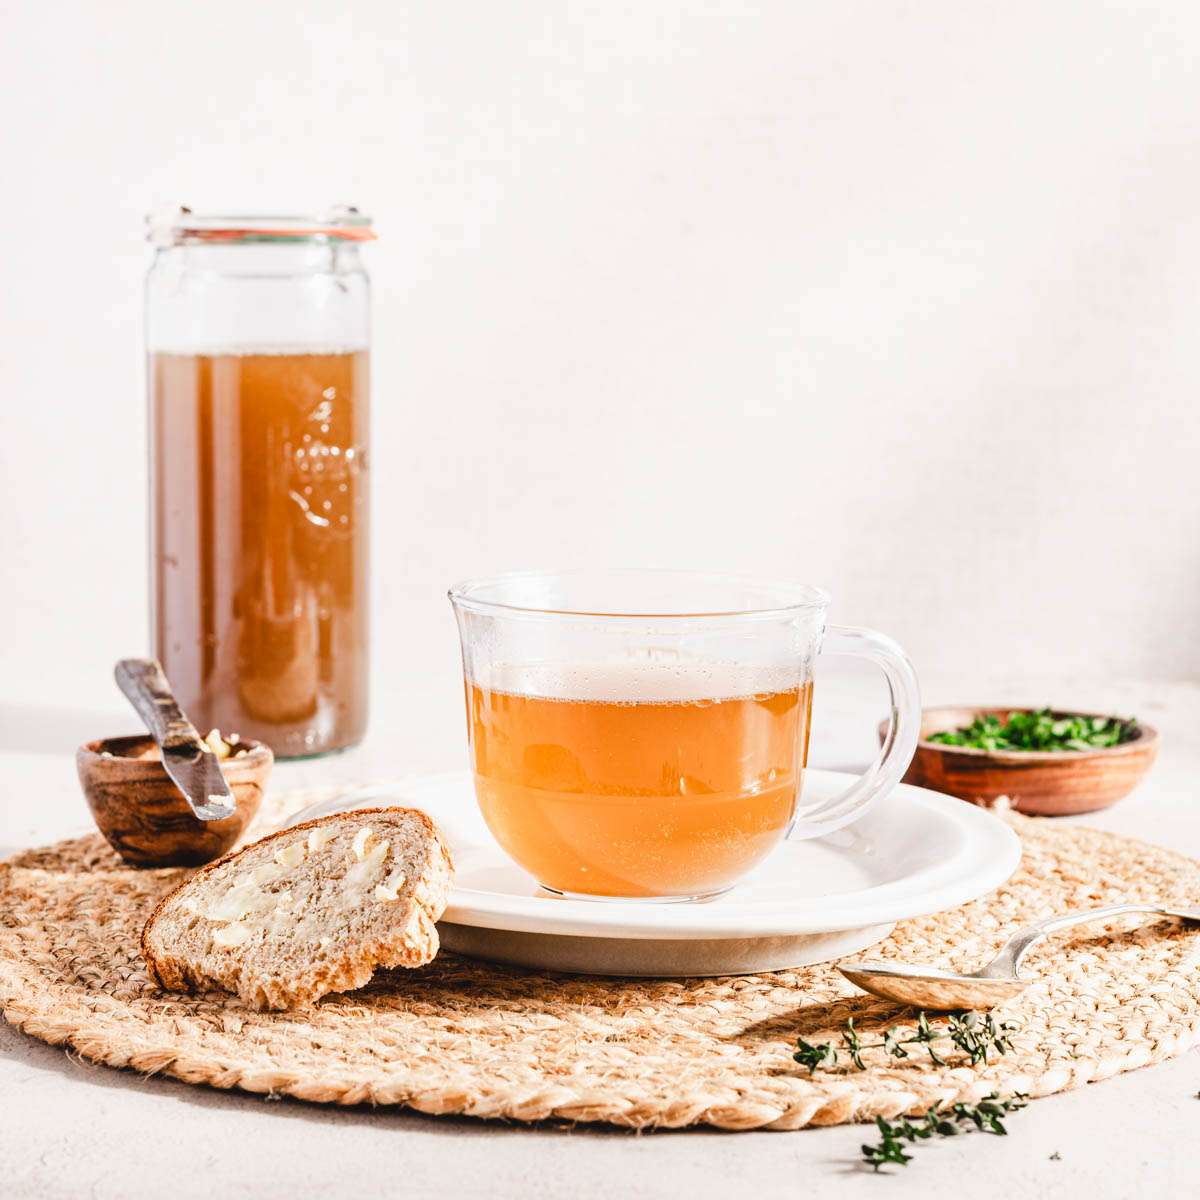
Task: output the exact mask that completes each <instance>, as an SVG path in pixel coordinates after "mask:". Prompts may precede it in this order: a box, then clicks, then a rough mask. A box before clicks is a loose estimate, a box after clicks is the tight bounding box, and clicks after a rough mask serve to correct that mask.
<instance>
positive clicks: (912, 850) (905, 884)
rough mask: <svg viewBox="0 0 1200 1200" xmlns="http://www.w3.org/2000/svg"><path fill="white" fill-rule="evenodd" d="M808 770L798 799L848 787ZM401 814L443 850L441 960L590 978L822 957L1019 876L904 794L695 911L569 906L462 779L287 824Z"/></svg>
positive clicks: (765, 966)
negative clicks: (447, 877) (515, 851)
mask: <svg viewBox="0 0 1200 1200" xmlns="http://www.w3.org/2000/svg"><path fill="white" fill-rule="evenodd" d="M853 778H854V777H853V776H851V775H847V774H844V773H842V772H840V771H816V770H809V771H806V772H805V778H804V793H805V797H806V799H807V798H809V797H811V798H812V799H813V800H820V799H823V798H824V797H826V796H830V795H833V794H834V793H836V792H838V791H840V790H842V789H844V788H845V787H847V786H848V785H849V784H850V783H851V782H852V781H853ZM386 804H403V805H407V806H411V807H413V808H420V809H423V810H424V811H425V812H427V813H428V814H429V815H430V816H431V817H432V818H433V819H434V820H435V821H436V822H437V823H438V825H439V826H440V827H441V830H442V833H443V835H444V836H445V838H446V840H447V842H448V843H449V845H450V849H451V852H452V853H453V855H454V861H455V866H456V868H457V870H456V874H455V886H454V889H453V891H452V892H451V894H450V902H449V904H448V905H447V907H446V912H445V914H444V916H443V918H442V921H441V923H440V924H439V926H438V928H439V931H440V933H441V938H442V944H443V945H444V946H445V947H446V948H447V949H450V950H455V951H457V952H459V953H462V954H469V955H471V956H473V957H476V958H486V959H491V960H494V961H497V962H506V963H513V964H517V965H520V966H528V967H542V968H548V969H551V970H560V971H572V972H582V973H586V974H596V975H649V976H655V975H657V976H665V977H670V976H684V975H727V974H748V973H752V972H756V971H770V970H780V969H782V968H785V967H797V966H804V965H807V964H809V963H815V962H825V961H828V960H829V959H832V958H839V957H841V956H843V955H846V954H851V953H854V952H855V951H858V950H862V949H864V948H865V947H866V946H870V945H873V944H874V943H875V942H877V941H879V940H881V939H882V938H884V937H886V936H887V934H888V933H889V932H890V931H891V928H892V926H893V924H894V923H895V922H896V921H899V920H902V919H904V918H906V917H916V916H921V915H923V914H926V913H932V912H940V911H942V910H943V909H947V908H951V907H953V906H954V905H956V904H962V903H964V902H965V901H967V900H973V899H974V898H975V897H976V896H981V895H983V894H984V893H985V892H989V891H991V890H992V889H993V888H995V887H997V886H999V885H1000V884H1001V883H1003V882H1004V881H1005V880H1006V879H1007V878H1008V877H1009V876H1010V875H1011V874H1012V873H1013V871H1014V870H1016V866H1017V863H1018V862H1019V861H1020V858H1021V846H1020V842H1019V841H1018V839H1017V837H1016V835H1015V834H1014V833H1013V832H1012V830H1011V829H1009V828H1008V826H1006V825H1004V824H1003V823H1002V822H1000V821H999V820H997V819H996V818H995V817H993V816H991V814H989V813H987V812H986V811H984V810H983V809H981V808H977V807H975V806H974V805H972V804H967V803H965V802H964V801H962V800H958V799H955V798H954V797H952V796H944V795H942V794H941V793H939V792H931V791H928V790H926V789H925V788H916V787H910V786H908V785H907V784H901V785H899V786H898V787H897V788H896V790H895V791H894V792H892V793H891V795H889V796H887V797H886V798H885V799H883V800H881V801H880V802H879V803H878V804H877V805H876V806H875V808H873V809H872V810H871V812H869V813H868V814H867V815H866V816H865V817H863V818H862V820H861V821H858V822H857V823H856V824H854V825H852V826H851V827H850V828H848V829H843V830H840V831H839V832H837V833H834V834H831V835H829V836H828V837H824V838H817V839H814V840H811V841H789V842H784V843H783V845H782V846H780V847H779V848H778V849H777V850H775V851H774V852H773V853H772V854H771V855H770V857H769V858H767V860H766V861H765V862H763V863H762V864H761V865H760V866H759V867H758V868H757V869H756V870H755V871H754V872H752V873H751V874H750V875H749V876H747V878H746V879H745V880H743V881H742V883H740V884H739V885H738V886H737V887H735V888H734V889H733V890H732V891H730V892H727V893H725V895H723V896H719V897H717V898H716V899H713V900H708V901H702V902H697V903H690V904H689V903H683V904H678V903H676V904H655V903H648V902H646V901H640V902H636V903H622V902H620V901H588V900H569V899H565V898H563V897H561V896H555V895H552V894H551V893H549V892H546V891H544V890H543V889H541V888H539V887H538V885H537V883H536V881H535V880H534V879H533V878H532V877H531V876H530V875H528V874H526V873H525V872H524V871H522V870H521V868H520V867H518V866H516V865H515V864H514V863H513V862H511V860H509V859H508V857H507V856H506V855H505V854H504V852H503V851H502V850H501V849H500V848H499V846H497V845H496V843H495V841H494V840H493V839H492V836H491V834H490V833H489V832H488V829H487V826H486V825H485V824H484V821H483V818H482V816H481V815H480V813H479V809H478V807H477V805H476V803H475V791H474V786H473V784H472V782H471V776H470V775H469V774H468V773H466V772H461V773H455V774H450V775H436V776H429V777H426V778H424V779H415V780H408V781H405V782H403V783H398V784H396V785H395V786H393V787H387V788H372V789H360V790H357V791H355V792H351V793H347V794H346V795H344V796H339V797H337V798H336V799H334V800H327V801H322V802H321V803H319V804H316V805H313V806H311V807H310V808H308V809H305V810H304V811H303V812H301V813H298V814H297V815H296V816H295V817H293V818H292V820H291V821H290V822H289V824H296V823H298V822H300V821H304V820H311V819H312V818H313V817H317V816H323V815H325V814H327V813H331V812H343V811H347V810H349V809H354V808H372V807H379V806H381V805H386Z"/></svg>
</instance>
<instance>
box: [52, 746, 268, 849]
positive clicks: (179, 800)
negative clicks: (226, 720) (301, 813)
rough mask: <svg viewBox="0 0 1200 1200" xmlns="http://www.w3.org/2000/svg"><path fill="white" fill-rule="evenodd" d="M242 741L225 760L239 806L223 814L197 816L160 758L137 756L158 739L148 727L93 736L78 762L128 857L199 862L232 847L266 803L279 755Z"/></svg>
mask: <svg viewBox="0 0 1200 1200" xmlns="http://www.w3.org/2000/svg"><path fill="white" fill-rule="evenodd" d="M239 745H241V746H244V747H245V748H246V749H245V752H244V753H242V754H237V755H233V756H232V757H230V758H227V759H225V760H223V761H222V763H221V773H222V774H223V775H224V776H225V779H226V781H227V782H228V784H229V790H230V791H231V792H232V793H233V800H234V804H235V806H236V807H235V810H234V813H233V816H231V817H226V818H225V819H224V820H222V821H201V820H198V819H197V818H196V817H194V816H193V815H192V810H191V809H190V808H188V805H187V801H186V800H185V799H184V798H183V794H182V793H181V792H180V791H179V789H178V788H177V787H176V786H175V784H174V783H173V782H172V781H171V778H170V776H169V775H168V774H167V772H166V771H165V769H164V768H163V765H162V762H161V761H160V760H159V759H156V758H136V757H133V756H134V755H137V754H139V753H142V752H143V751H146V750H148V749H150V748H152V747H153V746H154V740H153V738H151V737H149V736H147V735H146V734H144V733H143V734H137V735H134V736H133V737H117V738H103V739H101V740H100V741H96V742H87V743H85V744H84V745H82V746H80V747H79V749H78V750H77V751H76V753H75V767H76V770H77V771H78V772H79V782H80V784H81V785H82V786H83V794H84V795H85V796H86V797H87V802H88V806H89V807H90V808H91V810H92V816H93V817H94V818H95V821H96V824H97V826H98V827H99V829H100V832H101V833H102V834H104V836H105V837H106V838H107V839H108V844H109V845H110V846H112V848H113V849H114V850H115V851H116V852H117V853H118V854H119V855H120V856H121V857H122V858H123V859H124V860H125V861H126V862H127V863H129V864H130V865H131V866H135V867H198V866H201V865H202V864H203V863H206V862H212V860H213V859H214V858H219V857H220V856H221V855H222V854H224V853H225V851H226V850H229V849H230V848H231V847H232V846H233V844H234V842H236V841H237V839H238V838H239V837H241V835H242V832H243V830H245V828H246V826H247V825H248V824H249V823H250V821H251V820H252V819H253V817H254V814H255V813H256V812H258V806H259V804H261V803H262V797H263V789H264V788H265V786H266V782H267V776H268V775H269V774H270V772H271V764H272V763H273V762H274V761H275V759H274V755H272V753H271V751H270V749H269V748H268V747H267V746H264V745H263V744H262V742H254V741H250V740H249V739H247V740H245V741H243V742H241V743H239ZM106 755H111V757H106Z"/></svg>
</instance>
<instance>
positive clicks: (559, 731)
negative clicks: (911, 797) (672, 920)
mask: <svg viewBox="0 0 1200 1200" xmlns="http://www.w3.org/2000/svg"><path fill="white" fill-rule="evenodd" d="M450 600H451V603H452V604H453V606H454V611H455V615H456V617H457V619H458V627H459V634H460V636H461V639H462V656H463V672H464V686H465V692H466V704H467V729H468V737H469V741H470V752H471V760H472V768H473V770H474V775H475V792H476V796H477V798H478V801H479V806H480V809H481V810H482V813H483V817H484V820H485V821H486V822H487V825H488V828H489V829H490V830H491V832H492V834H493V835H494V837H495V838H496V840H497V841H498V842H499V843H500V846H501V847H502V848H503V849H504V850H505V851H506V852H507V853H508V855H509V856H510V857H511V858H512V859H514V860H515V861H516V862H517V863H518V864H519V865H520V866H522V867H523V868H525V870H527V871H528V872H529V873H530V874H531V875H532V876H533V877H534V878H535V879H536V880H537V881H538V882H539V883H540V884H541V886H542V887H544V888H546V889H547V890H549V891H552V892H557V893H559V894H562V895H567V896H574V897H583V898H587V899H610V898H611V899H615V898H620V899H629V898H645V899H656V900H692V899H700V898H703V897H706V896H712V895H716V894H718V893H720V892H722V891H725V890H726V889H728V888H730V887H732V886H733V885H734V884H735V883H736V882H737V881H738V880H739V879H740V878H742V876H744V875H745V874H746V873H747V872H748V871H749V870H750V869H751V868H753V867H754V866H755V865H756V864H757V863H759V862H761V861H762V859H763V858H765V857H766V855H767V854H769V853H770V851H771V850H773V849H774V848H775V847H776V846H777V845H778V844H779V843H780V842H781V841H782V840H783V839H784V838H785V837H787V836H788V835H789V834H790V835H791V836H793V837H800V838H810V837H819V836H821V835H822V834H826V833H830V832H832V831H833V830H836V829H840V828H841V827H842V826H844V825H848V824H849V823H850V822H851V821H854V820H856V819H857V818H859V817H861V816H862V815H863V813H864V812H866V810H867V809H868V808H869V807H870V806H871V804H872V803H873V802H874V801H875V800H877V799H878V798H879V797H881V796H882V795H884V794H885V793H887V792H888V791H889V790H890V789H891V788H892V787H893V786H894V785H895V784H896V783H898V782H899V780H900V778H901V776H902V775H903V774H904V771H905V769H906V768H907V766H908V763H909V760H910V759H911V757H912V753H913V750H914V748H915V746H916V743H917V735H918V730H919V726H920V711H921V708H920V698H919V693H918V690H917V680H916V676H915V675H914V673H913V669H912V666H911V665H910V663H909V661H908V659H907V658H906V657H905V655H904V652H903V650H901V649H900V647H899V646H898V645H897V644H896V643H895V642H894V641H892V640H891V639H890V638H888V637H885V636H884V635H883V634H879V633H874V632H872V631H871V630H867V629H849V628H842V627H838V626H833V627H829V628H827V627H826V624H825V612H826V608H827V607H828V604H829V597H828V595H827V594H826V593H825V592H823V591H821V590H820V589H819V588H815V587H808V586H805V585H800V584H786V583H778V584H777V583H759V582H754V581H748V580H743V579H738V578H732V577H727V576H721V575H709V574H698V573H690V572H681V571H657V570H645V571H643V570H625V571H621V570H614V571H577V572H565V573H537V572H528V573H518V574H511V575H503V576H499V577H497V578H494V579H489V580H474V581H469V582H466V583H462V584H459V585H457V586H456V587H454V588H452V589H451V591H450ZM818 653H824V654H842V655H862V656H864V657H866V658H869V659H871V660H872V661H873V662H874V663H876V664H877V665H878V666H879V667H880V668H881V669H882V671H883V674H884V676H885V678H886V680H887V683H888V687H889V690H890V692H891V723H890V729H889V732H888V735H887V737H886V738H885V739H884V742H883V746H882V749H881V751H880V754H879V757H878V758H877V759H876V761H875V762H874V764H873V765H872V766H871V768H870V770H869V771H868V772H867V773H866V774H865V775H864V776H863V777H862V778H861V779H858V780H857V781H856V782H855V783H853V784H852V785H851V786H850V787H849V788H847V789H846V790H845V791H843V792H842V793H841V794H840V795H837V796H834V797H831V798H828V799H825V800H821V801H818V802H808V803H806V801H805V798H804V796H803V788H802V783H803V772H804V767H805V763H806V760H807V756H808V734H809V722H810V718H811V714H812V686H813V685H812V678H813V661H814V659H815V658H816V656H817V654H818Z"/></svg>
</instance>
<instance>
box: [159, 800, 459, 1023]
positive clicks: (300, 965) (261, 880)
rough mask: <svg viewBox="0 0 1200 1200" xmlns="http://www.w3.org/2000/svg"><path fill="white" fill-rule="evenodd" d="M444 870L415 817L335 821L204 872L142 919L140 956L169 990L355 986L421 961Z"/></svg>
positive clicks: (426, 827)
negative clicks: (385, 970) (380, 970)
mask: <svg viewBox="0 0 1200 1200" xmlns="http://www.w3.org/2000/svg"><path fill="white" fill-rule="evenodd" d="M453 873H454V865H453V863H452V862H451V860H450V854H449V852H448V851H447V849H446V847H445V845H444V844H443V842H442V839H441V835H440V834H439V833H438V831H437V827H436V826H435V825H434V823H433V822H432V821H431V820H430V819H429V818H428V817H427V816H426V815H425V814H424V813H423V812H418V811H417V810H416V809H412V808H369V809H359V810H358V811H356V812H348V813H335V814H334V815H333V816H329V817H321V818H320V819H318V820H316V821H307V822H305V823H304V824H303V825H296V826H294V827H293V828H291V829H284V830H281V831H280V832H279V833H273V834H271V835H270V836H269V837H265V838H263V839H262V840H261V841H258V842H255V843H254V844H253V845H250V846H246V847H245V848H244V849H242V850H239V851H237V852H236V853H234V854H228V855H226V856H225V857H224V858H221V859H218V860H217V861H216V862H214V863H210V864H209V865H208V866H206V867H202V868H201V869H200V870H199V871H197V872H196V874H195V875H193V876H192V877H191V878H190V879H189V880H187V882H185V883H183V884H181V885H180V886H179V887H177V888H176V889H175V890H174V891H173V892H171V893H170V894H169V895H167V896H165V897H164V898H163V899H162V900H161V901H160V902H159V904H158V907H157V908H155V910H154V911H153V912H152V913H151V914H150V919H149V920H148V921H147V922H146V926H145V928H144V929H143V930H142V957H143V958H144V959H145V960H146V966H147V967H148V968H149V971H150V976H151V978H152V979H154V980H155V982H156V983H158V984H159V986H160V987H164V988H166V989H168V990H170V991H177V992H179V991H183V992H187V991H204V990H207V989H210V988H214V987H217V988H224V989H225V990H226V991H229V992H236V993H237V994H238V995H239V996H241V998H242V999H243V1000H245V1001H246V1003H247V1004H250V1005H252V1006H253V1007H255V1008H259V1009H272V1008H292V1007H294V1006H296V1005H301V1004H308V1003H311V1002H312V1001H314V1000H317V999H319V998H320V997H321V996H324V995H325V994H326V993H328V992H345V991H350V990H351V989H353V988H357V987H362V985H363V984H364V983H366V982H367V980H368V979H370V978H371V975H372V974H373V973H374V971H375V968H376V967H419V966H421V965H422V964H424V963H427V962H430V961H431V960H432V959H433V958H434V956H435V955H436V954H437V952H438V935H437V930H436V929H435V928H434V922H435V921H437V919H438V918H439V917H440V916H441V915H442V911H443V910H444V909H445V907H446V898H447V896H448V894H449V891H450V880H451V877H452V875H453Z"/></svg>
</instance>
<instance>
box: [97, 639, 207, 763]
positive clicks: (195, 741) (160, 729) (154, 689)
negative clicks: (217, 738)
mask: <svg viewBox="0 0 1200 1200" xmlns="http://www.w3.org/2000/svg"><path fill="white" fill-rule="evenodd" d="M113 676H114V677H115V678H116V681H117V687H119V688H120V689H121V691H123V692H124V693H125V695H126V696H127V697H128V699H129V703H130V704H132V705H133V707H134V708H135V709H136V710H137V714H138V716H139V717H141V718H142V720H143V721H145V722H146V728H147V729H149V730H150V732H151V733H152V734H153V735H154V740H155V741H156V742H157V743H158V744H159V745H160V746H161V747H162V748H163V749H164V750H167V749H169V748H172V747H176V746H189V747H192V748H193V749H196V750H199V749H200V735H199V734H198V733H197V732H196V727H195V726H194V725H193V724H192V723H191V721H189V720H188V719H187V717H185V716H184V714H183V709H181V708H180V707H179V702H178V701H177V700H176V699H175V697H174V695H173V694H172V692H171V685H170V684H169V683H168V682H167V677H166V675H165V674H164V673H163V669H162V666H161V664H160V663H159V662H158V660H157V659H155V658H123V659H121V661H120V662H119V663H117V665H116V669H115V670H114V671H113Z"/></svg>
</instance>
